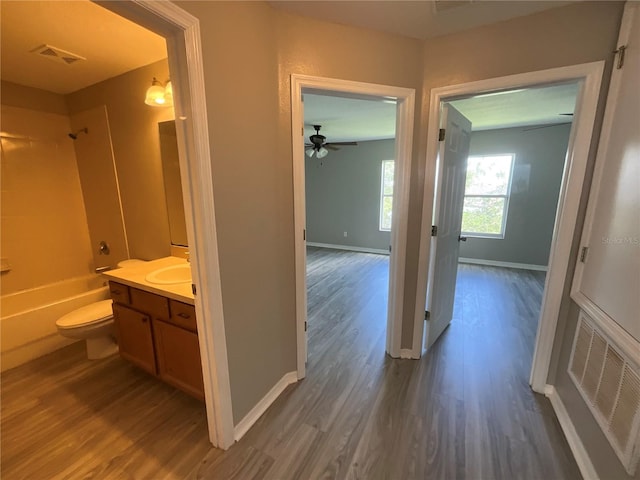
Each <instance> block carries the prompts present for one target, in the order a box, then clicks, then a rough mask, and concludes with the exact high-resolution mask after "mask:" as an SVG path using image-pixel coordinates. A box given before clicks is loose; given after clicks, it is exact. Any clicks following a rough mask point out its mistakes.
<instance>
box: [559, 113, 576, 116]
mask: <svg viewBox="0 0 640 480" xmlns="http://www.w3.org/2000/svg"><path fill="white" fill-rule="evenodd" d="M558 115H564V116H566V117H573V113H559V114H558Z"/></svg>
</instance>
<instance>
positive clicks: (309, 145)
mask: <svg viewBox="0 0 640 480" xmlns="http://www.w3.org/2000/svg"><path fill="white" fill-rule="evenodd" d="M304 146H305V147H313V146H314V145H313V143H305V144H304Z"/></svg>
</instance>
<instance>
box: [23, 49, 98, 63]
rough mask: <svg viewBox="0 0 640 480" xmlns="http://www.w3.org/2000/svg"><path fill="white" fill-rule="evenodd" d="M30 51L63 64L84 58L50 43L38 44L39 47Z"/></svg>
mask: <svg viewBox="0 0 640 480" xmlns="http://www.w3.org/2000/svg"><path fill="white" fill-rule="evenodd" d="M31 53H35V54H36V55H39V56H42V57H45V58H48V59H49V60H53V61H54V62H57V63H63V64H64V65H72V64H74V63H76V62H78V61H80V60H86V58H84V57H81V56H80V55H76V54H75V53H71V52H67V51H66V50H62V49H61V48H57V47H52V46H51V45H40V46H39V47H36V48H34V49H33V50H31Z"/></svg>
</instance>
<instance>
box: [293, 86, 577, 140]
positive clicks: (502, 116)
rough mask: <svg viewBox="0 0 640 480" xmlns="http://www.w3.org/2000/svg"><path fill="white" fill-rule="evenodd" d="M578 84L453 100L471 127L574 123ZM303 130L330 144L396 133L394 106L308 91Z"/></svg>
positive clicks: (476, 128)
mask: <svg viewBox="0 0 640 480" xmlns="http://www.w3.org/2000/svg"><path fill="white" fill-rule="evenodd" d="M577 93H578V85H577V84H576V83H573V84H566V85H554V86H548V87H538V88H528V89H525V90H516V91H513V92H500V93H498V94H496V93H490V94H485V95H478V96H476V97H473V98H465V99H462V100H456V101H453V102H451V104H452V105H454V106H455V107H456V109H458V110H459V111H460V112H461V113H462V114H463V115H465V116H466V117H467V118H468V119H469V120H471V123H472V125H473V130H474V131H477V130H493V129H497V128H509V127H521V126H530V125H551V124H560V123H570V122H571V121H572V117H571V116H565V115H560V114H562V113H573V111H574V108H575V101H576V95H577ZM304 123H305V127H304V134H305V138H307V139H308V137H309V136H310V135H313V134H314V133H315V130H314V129H313V125H321V126H322V129H321V130H320V133H321V134H322V135H324V136H325V137H327V141H328V142H348V141H368V140H380V139H385V138H394V137H395V125H396V105H395V103H393V102H389V101H388V100H361V99H353V98H345V97H341V96H328V95H319V94H309V93H305V95H304Z"/></svg>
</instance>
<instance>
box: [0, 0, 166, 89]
mask: <svg viewBox="0 0 640 480" xmlns="http://www.w3.org/2000/svg"><path fill="white" fill-rule="evenodd" d="M0 29H1V33H0V39H1V45H0V46H1V49H2V59H1V61H0V67H1V72H2V79H3V80H8V81H10V82H14V83H18V84H21V85H26V86H29V87H35V88H41V89H44V90H48V91H51V92H55V93H60V94H67V93H71V92H75V91H77V90H80V89H81V88H84V87H87V86H89V85H93V84H95V83H98V82H101V81H103V80H106V79H107V78H112V77H115V76H117V75H120V74H123V73H125V72H128V71H131V70H133V69H135V68H138V67H142V66H144V65H148V64H150V63H153V62H156V61H158V60H161V59H163V58H166V57H167V49H166V44H165V40H164V38H162V37H160V36H159V35H156V34H154V33H152V32H150V31H148V30H145V29H144V28H142V27H139V26H138V25H136V24H134V23H132V22H130V21H128V20H126V19H124V18H122V17H120V16H119V15H116V14H114V13H112V12H110V11H109V10H107V9H105V8H103V7H100V6H99V5H96V4H95V3H92V2H89V1H88V0H73V1H3V2H2V14H1V15H0ZM43 44H48V45H51V46H53V47H57V48H59V49H62V50H65V51H68V52H71V53H74V54H76V55H79V56H81V57H84V58H86V60H80V61H77V62H75V63H72V64H70V65H65V64H64V63H62V62H60V63H58V62H55V61H52V60H51V59H49V58H46V57H43V56H42V55H36V54H33V53H30V52H31V50H33V49H34V48H36V47H39V46H40V45H43Z"/></svg>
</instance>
